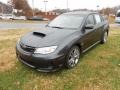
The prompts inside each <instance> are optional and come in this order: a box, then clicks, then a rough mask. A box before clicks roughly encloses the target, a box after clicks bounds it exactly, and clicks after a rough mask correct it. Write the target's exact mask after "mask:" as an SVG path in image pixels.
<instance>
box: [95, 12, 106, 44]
mask: <svg viewBox="0 0 120 90" xmlns="http://www.w3.org/2000/svg"><path fill="white" fill-rule="evenodd" d="M94 18H95V27H94V28H95V30H96V35H95V37H96V38H95V42H98V41H100V40H101V36H102V32H103V30H104V21H103V19H102V17H101V16H100V15H99V14H94Z"/></svg>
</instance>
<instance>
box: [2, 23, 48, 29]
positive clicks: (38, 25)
mask: <svg viewBox="0 0 120 90" xmlns="http://www.w3.org/2000/svg"><path fill="white" fill-rule="evenodd" d="M45 25H46V24H45V23H41V22H40V23H24V22H20V23H19V22H17V23H16V22H0V30H7V29H22V28H23V29H24V28H25V29H39V28H42V27H44V26H45Z"/></svg>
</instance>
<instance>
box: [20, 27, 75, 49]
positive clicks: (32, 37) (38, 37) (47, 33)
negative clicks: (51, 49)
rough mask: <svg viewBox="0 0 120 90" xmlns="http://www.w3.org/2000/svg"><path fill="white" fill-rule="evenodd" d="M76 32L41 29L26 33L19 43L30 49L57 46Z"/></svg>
mask: <svg viewBox="0 0 120 90" xmlns="http://www.w3.org/2000/svg"><path fill="white" fill-rule="evenodd" d="M76 31H77V30H74V29H57V28H43V29H41V30H35V31H33V32H29V33H27V34H26V35H24V36H23V37H22V38H21V40H20V42H21V43H22V44H24V45H27V46H31V47H48V46H54V45H57V46H58V45H59V44H60V43H61V42H62V41H63V40H64V39H66V38H68V37H69V36H71V35H72V34H73V33H75V32H76Z"/></svg>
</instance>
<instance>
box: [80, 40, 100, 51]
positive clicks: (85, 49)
mask: <svg viewBox="0 0 120 90" xmlns="http://www.w3.org/2000/svg"><path fill="white" fill-rule="evenodd" d="M98 43H100V41H97V42H96V43H94V44H93V45H91V46H90V47H88V48H87V49H85V50H83V51H82V53H85V52H86V51H88V50H89V49H91V48H92V47H93V46H95V45H97V44H98Z"/></svg>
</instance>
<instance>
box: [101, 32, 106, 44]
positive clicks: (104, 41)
mask: <svg viewBox="0 0 120 90" xmlns="http://www.w3.org/2000/svg"><path fill="white" fill-rule="evenodd" d="M107 40H108V32H107V31H106V32H104V34H103V36H102V39H101V44H104V43H106V42H107Z"/></svg>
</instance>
